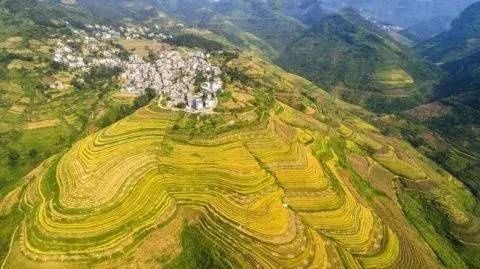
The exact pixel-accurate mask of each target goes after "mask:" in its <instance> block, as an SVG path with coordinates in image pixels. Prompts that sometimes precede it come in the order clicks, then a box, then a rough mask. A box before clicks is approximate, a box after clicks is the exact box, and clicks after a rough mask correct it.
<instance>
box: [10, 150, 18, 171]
mask: <svg viewBox="0 0 480 269" xmlns="http://www.w3.org/2000/svg"><path fill="white" fill-rule="evenodd" d="M19 159H20V154H18V152H17V151H16V150H15V149H10V150H9V151H8V165H10V166H11V167H15V166H17V164H18V160H19Z"/></svg>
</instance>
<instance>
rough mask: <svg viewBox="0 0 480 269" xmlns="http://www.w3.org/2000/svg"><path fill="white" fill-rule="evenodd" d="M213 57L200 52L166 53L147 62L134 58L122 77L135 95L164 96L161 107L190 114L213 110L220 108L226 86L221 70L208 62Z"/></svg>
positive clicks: (133, 56) (125, 66)
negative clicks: (219, 97)
mask: <svg viewBox="0 0 480 269" xmlns="http://www.w3.org/2000/svg"><path fill="white" fill-rule="evenodd" d="M209 57H210V55H209V54H205V53H203V52H200V51H194V52H186V53H180V52H179V51H176V50H165V51H161V52H159V53H157V55H156V59H155V60H154V61H152V62H146V61H145V60H144V59H142V58H140V57H138V56H136V55H132V56H130V59H129V61H128V62H126V63H125V64H124V72H123V73H122V74H121V75H120V78H121V79H122V81H124V83H125V85H126V87H125V90H126V91H127V92H129V93H133V94H141V93H143V91H144V89H146V88H151V89H153V90H155V91H156V92H157V94H158V95H159V96H160V98H159V105H161V106H162V107H166V108H182V109H183V108H184V109H186V110H190V111H206V110H211V109H213V108H214V107H215V106H216V105H217V94H218V93H219V92H220V91H221V89H222V87H223V82H222V80H221V78H220V76H221V74H222V72H221V70H220V68H219V67H216V66H213V65H211V64H210V63H209V62H208V58H209Z"/></svg>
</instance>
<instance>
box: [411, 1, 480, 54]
mask: <svg viewBox="0 0 480 269" xmlns="http://www.w3.org/2000/svg"><path fill="white" fill-rule="evenodd" d="M416 49H417V51H418V52H419V53H420V54H421V55H424V56H425V57H426V58H428V59H429V60H431V61H433V62H436V63H447V62H451V61H457V60H460V59H462V58H464V57H466V56H469V55H472V54H474V53H476V52H478V51H480V2H477V3H475V4H473V5H471V6H469V7H468V8H467V9H465V11H463V12H462V13H461V15H460V17H459V18H457V19H455V20H454V21H453V23H452V28H451V30H449V31H447V32H445V33H442V34H440V35H438V36H436V37H434V38H432V39H429V40H427V41H425V42H423V43H421V44H420V45H418V46H417V48H416Z"/></svg>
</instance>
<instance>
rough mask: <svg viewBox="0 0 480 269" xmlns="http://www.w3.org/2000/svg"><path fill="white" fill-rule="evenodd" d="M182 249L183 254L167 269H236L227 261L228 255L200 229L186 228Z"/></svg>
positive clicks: (183, 234) (194, 227) (183, 233)
mask: <svg viewBox="0 0 480 269" xmlns="http://www.w3.org/2000/svg"><path fill="white" fill-rule="evenodd" d="M182 248H183V251H182V253H180V255H179V256H178V257H177V258H176V259H174V260H173V261H171V262H170V263H169V264H168V265H167V266H166V268H167V269H176V268H182V269H203V268H204V269H215V268H234V267H233V266H232V265H231V264H230V263H229V262H228V261H227V257H228V256H227V253H224V252H223V251H222V250H221V249H220V248H219V247H218V246H217V245H215V244H214V243H213V242H212V241H211V240H210V239H209V238H208V237H206V236H205V235H204V234H202V232H201V230H200V228H199V227H196V226H186V227H185V228H184V230H183V232H182Z"/></svg>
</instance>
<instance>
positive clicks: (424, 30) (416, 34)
mask: <svg viewBox="0 0 480 269" xmlns="http://www.w3.org/2000/svg"><path fill="white" fill-rule="evenodd" d="M452 20H453V18H452V17H449V16H438V17H434V18H431V19H427V20H425V21H421V22H419V23H417V24H415V25H413V26H411V27H409V28H407V29H404V30H403V31H401V32H400V33H401V34H402V35H403V36H405V37H407V38H409V39H410V40H412V41H415V42H422V41H425V40H427V39H430V38H432V37H434V36H436V35H438V34H440V33H442V32H446V31H448V30H449V29H450V25H451V22H452Z"/></svg>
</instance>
